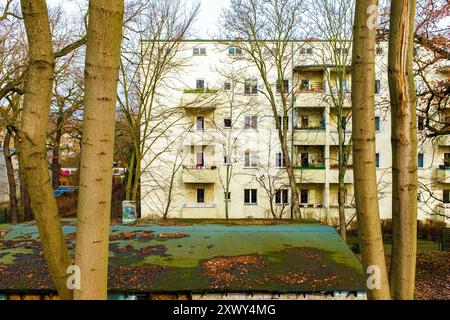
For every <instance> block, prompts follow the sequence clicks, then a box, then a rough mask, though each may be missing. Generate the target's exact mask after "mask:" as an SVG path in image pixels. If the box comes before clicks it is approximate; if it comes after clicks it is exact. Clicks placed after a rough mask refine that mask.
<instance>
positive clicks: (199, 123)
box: [195, 117, 205, 131]
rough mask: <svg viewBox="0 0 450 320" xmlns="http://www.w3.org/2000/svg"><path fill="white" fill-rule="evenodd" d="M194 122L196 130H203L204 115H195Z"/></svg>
mask: <svg viewBox="0 0 450 320" xmlns="http://www.w3.org/2000/svg"><path fill="white" fill-rule="evenodd" d="M195 123H196V127H197V131H204V130H205V117H197V118H196V121H195Z"/></svg>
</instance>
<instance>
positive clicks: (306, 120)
mask: <svg viewBox="0 0 450 320" xmlns="http://www.w3.org/2000/svg"><path fill="white" fill-rule="evenodd" d="M301 124H302V128H303V129H308V128H309V117H307V116H303V117H302V122H301Z"/></svg>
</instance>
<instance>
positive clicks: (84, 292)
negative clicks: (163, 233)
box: [74, 0, 124, 300]
mask: <svg viewBox="0 0 450 320" xmlns="http://www.w3.org/2000/svg"><path fill="white" fill-rule="evenodd" d="M123 14H124V1H123V0H110V1H102V0H90V1H89V24H88V30H87V48H86V70H85V86H86V93H85V107H84V125H83V142H82V145H83V147H82V148H83V150H82V154H81V173H80V174H81V176H80V190H79V202H78V221H77V243H76V250H75V252H76V253H75V264H76V265H77V266H79V267H80V270H81V274H82V280H81V289H79V290H75V293H74V294H75V299H78V300H84V299H88V300H92V299H106V298H107V276H108V255H109V227H110V210H111V189H112V172H113V170H112V168H113V154H114V124H115V107H116V94H117V82H118V78H119V63H120V45H121V40H122V22H123Z"/></svg>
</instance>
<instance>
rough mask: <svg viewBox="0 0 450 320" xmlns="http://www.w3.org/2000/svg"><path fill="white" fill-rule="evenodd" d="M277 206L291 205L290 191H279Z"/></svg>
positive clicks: (277, 193) (276, 199)
mask: <svg viewBox="0 0 450 320" xmlns="http://www.w3.org/2000/svg"><path fill="white" fill-rule="evenodd" d="M275 203H276V204H288V203H289V190H288V189H279V190H277V191H276V193H275Z"/></svg>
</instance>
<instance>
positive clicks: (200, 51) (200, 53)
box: [192, 48, 206, 56]
mask: <svg viewBox="0 0 450 320" xmlns="http://www.w3.org/2000/svg"><path fill="white" fill-rule="evenodd" d="M192 53H193V55H194V56H204V55H206V48H194V49H192Z"/></svg>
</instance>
